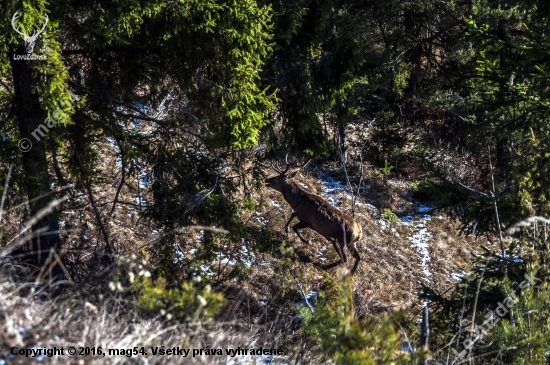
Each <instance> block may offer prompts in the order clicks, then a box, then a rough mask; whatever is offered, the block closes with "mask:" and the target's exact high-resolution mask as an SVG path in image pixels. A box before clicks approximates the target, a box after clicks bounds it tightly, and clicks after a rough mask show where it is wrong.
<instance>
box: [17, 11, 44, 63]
mask: <svg viewBox="0 0 550 365" xmlns="http://www.w3.org/2000/svg"><path fill="white" fill-rule="evenodd" d="M18 18H19V11H16V12H15V14H13V17H12V18H11V26H12V27H13V29H14V30H15V31H16V32H17V33H19V34H21V36H23V39H24V40H25V48H26V50H27V53H28V54H31V53H33V51H34V43H35V42H36V39H37V38H38V36H39V35H40V34H41V33H42V32H43V31H44V29H45V28H46V25H47V24H48V21H49V18H48V16H47V15H46V14H44V25H42V29H40V30H38V31H34V33H33V34H32V35H28V34H26V33H24V32H22V31H20V30H19V28H18V27H17V26H16V25H15V21H16V20H17V19H18Z"/></svg>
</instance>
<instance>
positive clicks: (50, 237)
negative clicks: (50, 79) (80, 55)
mask: <svg viewBox="0 0 550 365" xmlns="http://www.w3.org/2000/svg"><path fill="white" fill-rule="evenodd" d="M16 54H18V55H26V54H27V52H26V50H25V47H24V45H20V46H19V48H18V49H17V52H16ZM9 56H10V62H11V67H12V76H13V84H14V105H15V115H16V118H17V122H18V126H19V133H20V138H21V140H22V141H24V140H25V139H26V140H27V141H25V143H23V144H21V143H20V145H19V146H20V149H21V150H22V153H23V158H22V161H23V169H24V171H25V175H26V176H25V179H23V183H24V184H25V185H24V189H25V192H26V193H27V196H28V198H29V200H32V199H33V198H35V197H37V196H42V195H46V196H44V197H42V198H40V199H37V200H35V201H33V202H31V203H29V207H30V213H31V216H35V215H37V213H38V212H40V211H41V210H42V209H44V208H46V206H47V205H48V203H50V202H51V201H52V200H54V199H55V197H54V196H53V195H52V194H50V193H51V188H50V182H51V181H50V176H49V173H48V160H47V157H46V144H45V140H46V138H47V136H44V137H43V138H35V136H36V137H40V133H34V136H33V132H35V131H36V130H37V129H38V127H39V125H40V124H42V123H43V122H44V120H43V119H44V117H45V113H44V110H43V108H42V107H41V105H40V98H39V95H38V94H37V93H36V92H34V90H33V86H34V84H35V82H36V78H37V72H36V71H35V70H33V69H32V68H31V66H30V64H29V63H30V62H35V61H27V60H14V57H13V54H10V55H9ZM46 133H47V132H46ZM29 143H32V147H30V149H29V150H28V151H27V152H23V149H25V150H26V146H29ZM50 210H51V211H50V212H48V214H46V215H44V216H43V217H42V218H40V219H39V220H38V221H37V222H36V223H34V224H33V225H32V231H33V233H36V235H33V239H32V246H31V247H32V252H31V261H32V262H33V263H34V264H35V265H37V266H41V264H43V263H44V261H45V260H46V258H47V257H48V253H49V251H50V249H51V248H53V247H55V246H56V245H57V244H58V243H59V241H60V236H59V222H58V216H57V211H56V208H55V207H54V208H50ZM37 232H39V233H37Z"/></svg>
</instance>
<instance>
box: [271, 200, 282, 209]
mask: <svg viewBox="0 0 550 365" xmlns="http://www.w3.org/2000/svg"><path fill="white" fill-rule="evenodd" d="M271 205H273V206H275V207H277V208H279V209H283V205H282V204H277V203H275V202H274V201H273V200H272V201H271Z"/></svg>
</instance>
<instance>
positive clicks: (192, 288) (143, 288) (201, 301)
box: [137, 277, 223, 322]
mask: <svg viewBox="0 0 550 365" xmlns="http://www.w3.org/2000/svg"><path fill="white" fill-rule="evenodd" d="M137 288H138V290H139V296H138V299H137V306H138V307H139V308H140V309H142V310H143V311H145V312H147V313H150V314H159V313H160V314H164V315H166V316H167V318H168V319H172V318H173V319H178V320H182V321H186V322H187V321H195V320H197V319H202V320H208V319H211V318H212V317H214V316H215V315H216V314H217V313H218V311H219V309H220V307H221V306H222V304H223V295H222V294H221V293H213V292H211V291H210V286H209V285H206V287H204V288H199V287H197V286H196V285H194V284H193V283H192V282H184V283H183V284H181V286H180V287H179V288H167V287H166V279H164V278H159V279H158V280H157V281H156V283H153V281H152V280H151V279H149V278H145V277H143V278H142V280H141V283H139V284H137Z"/></svg>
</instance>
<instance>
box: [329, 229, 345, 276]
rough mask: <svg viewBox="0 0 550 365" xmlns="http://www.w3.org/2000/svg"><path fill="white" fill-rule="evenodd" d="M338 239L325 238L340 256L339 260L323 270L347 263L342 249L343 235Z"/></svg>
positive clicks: (343, 244)
mask: <svg viewBox="0 0 550 365" xmlns="http://www.w3.org/2000/svg"><path fill="white" fill-rule="evenodd" d="M342 237H343V238H342ZM339 238H340V239H338V238H333V237H327V239H328V240H330V241H331V242H332V245H333V246H334V249H335V250H336V253H338V256H340V260H338V261H336V262H333V263H332V264H328V265H327V266H325V270H328V269H332V268H333V267H335V266H338V265H340V264H342V263H345V262H347V261H348V258H347V257H346V251H344V247H345V246H346V236H345V235H343V236H341V237H339ZM341 241H342V242H341Z"/></svg>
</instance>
